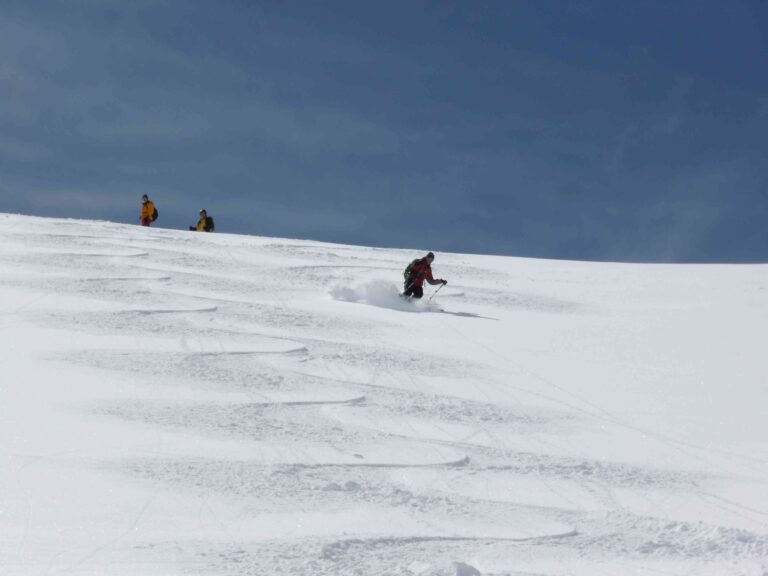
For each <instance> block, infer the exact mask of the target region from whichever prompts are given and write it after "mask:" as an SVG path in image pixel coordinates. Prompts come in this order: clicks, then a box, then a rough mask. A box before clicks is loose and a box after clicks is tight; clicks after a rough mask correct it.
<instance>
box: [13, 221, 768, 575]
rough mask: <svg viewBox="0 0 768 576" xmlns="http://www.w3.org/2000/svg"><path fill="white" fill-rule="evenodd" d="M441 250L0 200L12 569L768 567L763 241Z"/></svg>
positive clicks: (591, 571) (532, 571)
mask: <svg viewBox="0 0 768 576" xmlns="http://www.w3.org/2000/svg"><path fill="white" fill-rule="evenodd" d="M424 248H425V249H429V246H428V245H425V246H424ZM425 251H426V250H424V251H421V250H416V251H404V250H384V249H373V248H365V247H355V246H341V245H332V244H323V243H318V242H311V241H298V240H283V239H275V238H259V237H248V236H235V235H226V234H211V235H208V234H200V233H191V232H186V231H175V230H163V229H155V228H152V229H146V228H140V227H136V226H128V225H119V224H113V223H106V222H88V221H76V220H54V219H43V218H33V217H23V216H12V215H0V269H1V270H2V275H1V276H0V366H1V369H2V370H1V372H0V374H1V375H0V574H2V575H3V576H11V575H13V576H16V575H20V576H31V575H54V574H66V575H81V574H99V575H110V576H111V575H121V576H122V575H132V576H135V575H137V574H141V575H144V574H146V575H203V574H204V575H219V574H222V575H232V576H239V575H261V574H268V575H275V576H276V575H318V576H322V575H332V574H333V575H336V574H338V575H355V574H358V575H365V576H383V575H405V576H438V575H441V576H449V575H450V576H454V575H455V576H475V575H478V574H482V575H502V574H505V575H514V576H545V575H546V576H633V575H637V576H654V575H677V576H683V575H686V576H714V575H734V576H766V575H768V381H767V380H768V378H767V377H766V374H767V373H768V370H767V369H766V368H768V360H767V359H766V342H768V328H767V327H768V266H764V265H743V266H742V265H637V264H605V263H579V262H561V261H543V260H531V259H521V258H504V257H490V256H476V255H462V254H440V253H438V254H437V259H436V260H435V263H434V265H433V267H434V270H435V275H436V276H438V277H443V278H446V279H448V281H449V284H448V285H447V286H446V287H445V288H443V289H442V290H441V291H440V292H438V293H437V295H436V296H435V297H434V298H433V299H432V301H431V302H426V297H425V299H424V301H422V302H419V303H409V302H404V301H402V300H401V299H400V298H399V297H398V290H399V289H400V288H401V280H402V270H403V268H404V267H405V266H406V264H407V263H408V262H409V261H410V260H411V259H413V258H415V257H418V256H421V255H422V254H423V253H424V252H425ZM433 290H434V288H433V287H427V290H426V294H427V297H428V296H429V295H430V294H432V292H433Z"/></svg>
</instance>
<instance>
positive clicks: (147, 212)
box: [141, 200, 155, 220]
mask: <svg viewBox="0 0 768 576" xmlns="http://www.w3.org/2000/svg"><path fill="white" fill-rule="evenodd" d="M154 213H155V205H154V204H152V200H147V201H146V202H144V203H143V204H142V205H141V219H142V220H152V214H154Z"/></svg>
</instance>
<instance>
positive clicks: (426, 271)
mask: <svg viewBox="0 0 768 576" xmlns="http://www.w3.org/2000/svg"><path fill="white" fill-rule="evenodd" d="M434 259H435V255H434V254H432V252H430V253H429V254H427V255H426V256H424V258H416V260H414V261H413V262H411V263H410V264H408V267H407V268H406V269H405V272H404V273H403V275H404V276H405V291H404V292H403V294H402V296H404V297H407V298H421V297H422V296H424V280H426V281H427V282H429V283H430V284H433V285H434V284H448V281H447V280H443V279H442V278H433V277H432V261H433V260H434Z"/></svg>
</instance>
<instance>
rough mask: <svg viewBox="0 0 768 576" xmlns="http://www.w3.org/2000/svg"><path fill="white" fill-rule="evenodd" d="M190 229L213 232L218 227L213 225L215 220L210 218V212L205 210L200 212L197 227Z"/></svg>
mask: <svg viewBox="0 0 768 576" xmlns="http://www.w3.org/2000/svg"><path fill="white" fill-rule="evenodd" d="M189 229H190V230H193V231H197V232H213V231H214V230H215V229H216V226H214V224H213V218H212V217H211V216H208V212H206V211H205V209H203V210H200V220H198V221H197V226H190V227H189Z"/></svg>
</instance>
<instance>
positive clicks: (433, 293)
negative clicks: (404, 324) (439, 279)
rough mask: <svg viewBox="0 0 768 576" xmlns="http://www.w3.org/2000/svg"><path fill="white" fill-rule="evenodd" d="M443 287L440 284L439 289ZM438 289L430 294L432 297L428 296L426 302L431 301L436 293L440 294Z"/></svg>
mask: <svg viewBox="0 0 768 576" xmlns="http://www.w3.org/2000/svg"><path fill="white" fill-rule="evenodd" d="M443 286H445V284H440V288H442V287H443ZM440 288H438V289H437V290H435V291H434V292H432V296H430V297H429V300H427V302H429V301H431V300H432V298H434V297H435V294H437V293H438V292H440Z"/></svg>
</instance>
